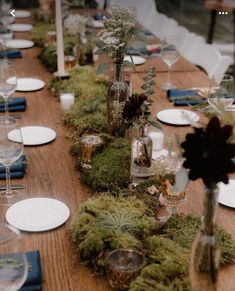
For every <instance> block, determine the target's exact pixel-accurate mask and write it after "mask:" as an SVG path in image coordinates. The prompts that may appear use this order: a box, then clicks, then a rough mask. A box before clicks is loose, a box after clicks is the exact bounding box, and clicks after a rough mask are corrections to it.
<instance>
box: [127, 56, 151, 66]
mask: <svg viewBox="0 0 235 291" xmlns="http://www.w3.org/2000/svg"><path fill="white" fill-rule="evenodd" d="M132 58H133V63H134V64H135V65H136V66H138V65H142V64H144V63H145V62H146V59H145V58H144V57H141V56H136V55H133V56H132ZM124 61H129V62H131V56H130V55H128V56H125V58H124Z"/></svg>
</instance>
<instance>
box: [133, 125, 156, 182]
mask: <svg viewBox="0 0 235 291" xmlns="http://www.w3.org/2000/svg"><path fill="white" fill-rule="evenodd" d="M152 147H153V143H152V139H151V138H150V137H149V136H148V135H147V133H146V128H145V127H143V126H140V127H139V129H138V136H137V137H135V138H134V139H133V141H132V145H131V169H130V172H131V177H133V178H135V177H136V178H145V177H149V176H151V175H153V168H152Z"/></svg>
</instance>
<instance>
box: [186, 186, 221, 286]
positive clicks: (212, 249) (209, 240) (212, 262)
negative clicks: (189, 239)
mask: <svg viewBox="0 0 235 291" xmlns="http://www.w3.org/2000/svg"><path fill="white" fill-rule="evenodd" d="M217 205H218V188H217V187H216V186H215V187H212V188H211V189H207V190H206V192H205V198H204V215H203V220H202V224H201V229H200V231H199V233H198V234H197V235H196V237H195V239H194V241H193V244H192V253H191V264H190V282H191V287H192V290H193V291H199V290H200V291H201V290H206V291H211V290H217V282H218V274H219V265H220V255H221V248H220V242H219V238H218V237H217V235H216V231H215V218H216V209H217Z"/></svg>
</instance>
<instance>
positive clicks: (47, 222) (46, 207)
mask: <svg viewBox="0 0 235 291" xmlns="http://www.w3.org/2000/svg"><path fill="white" fill-rule="evenodd" d="M69 215H70V210H69V208H68V206H67V205H65V204H64V203H62V202H61V201H59V200H56V199H51V198H30V199H25V200H22V201H20V202H17V203H15V204H13V205H12V206H11V207H10V208H8V210H7V212H6V220H7V222H8V223H9V224H10V225H12V226H14V227H16V228H18V229H20V230H23V231H30V232H35V231H46V230H50V229H54V228H56V227H58V226H60V225H62V224H63V223H64V222H66V221H67V219H68V218H69Z"/></svg>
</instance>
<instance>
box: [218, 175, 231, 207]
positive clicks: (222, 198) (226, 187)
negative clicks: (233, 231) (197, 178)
mask: <svg viewBox="0 0 235 291" xmlns="http://www.w3.org/2000/svg"><path fill="white" fill-rule="evenodd" d="M218 188H219V195H218V202H219V203H220V204H222V205H224V206H227V207H230V208H235V195H234V190H235V180H234V179H229V183H228V184H224V183H222V182H221V183H219V184H218ZM229 191H232V193H231V197H232V198H233V199H234V200H233V201H232V203H231V200H230V201H229V193H228V192H229ZM226 196H227V197H226Z"/></svg>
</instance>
